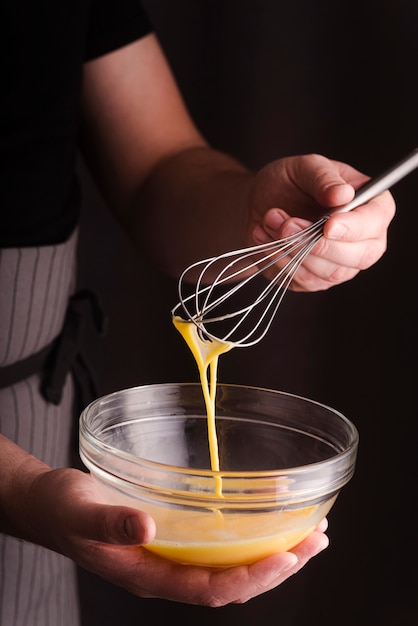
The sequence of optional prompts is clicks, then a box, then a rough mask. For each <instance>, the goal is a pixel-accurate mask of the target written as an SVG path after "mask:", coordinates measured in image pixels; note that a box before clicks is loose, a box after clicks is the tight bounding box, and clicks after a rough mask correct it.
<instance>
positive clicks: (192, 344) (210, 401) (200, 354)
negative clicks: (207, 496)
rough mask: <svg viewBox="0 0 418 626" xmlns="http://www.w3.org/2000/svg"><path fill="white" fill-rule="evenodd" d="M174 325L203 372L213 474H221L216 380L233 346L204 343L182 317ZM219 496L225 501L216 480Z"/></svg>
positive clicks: (201, 376)
mask: <svg viewBox="0 0 418 626" xmlns="http://www.w3.org/2000/svg"><path fill="white" fill-rule="evenodd" d="M173 324H174V326H175V327H176V328H177V330H178V331H179V333H181V335H182V336H183V338H184V340H185V341H186V343H187V345H188V346H189V348H190V350H191V351H192V354H193V356H194V358H195V360H196V363H197V367H198V368H199V376H200V384H201V385H202V391H203V397H204V399H205V405H206V413H207V419H208V440H209V454H210V464H211V470H212V471H213V472H219V469H220V468H219V451H218V438H217V436H216V423H215V396H216V380H217V372H218V359H219V356H220V355H221V354H223V353H224V352H228V351H229V350H231V348H232V347H233V344H232V343H227V342H223V341H204V340H203V339H202V338H201V337H200V335H199V332H198V329H197V326H196V325H195V324H193V322H186V321H185V320H183V319H181V317H177V316H175V317H174V318H173ZM215 484H216V495H217V496H218V497H219V498H221V497H222V480H221V477H220V476H215Z"/></svg>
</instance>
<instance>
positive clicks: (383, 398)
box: [81, 0, 418, 626]
mask: <svg viewBox="0 0 418 626" xmlns="http://www.w3.org/2000/svg"><path fill="white" fill-rule="evenodd" d="M144 5H145V6H146V8H147V9H148V10H149V13H150V16H151V18H152V19H153V21H154V24H155V28H156V31H157V33H158V35H159V36H160V39H161V42H162V44H163V47H164V48H165V50H166V53H167V55H168V58H169V60H170V63H171V65H172V67H173V69H174V72H175V74H176V76H177V79H178V82H179V84H180V87H181V89H182V91H183V94H184V96H185V99H186V102H187V104H188V106H189V109H190V111H191V114H192V116H193V117H194V119H195V120H196V122H197V124H198V125H199V126H200V128H201V130H202V131H203V132H204V133H205V134H206V137H207V138H208V139H209V141H210V142H211V143H212V144H213V145H214V146H216V147H218V148H221V149H224V150H227V151H229V152H230V153H232V154H233V155H235V156H236V157H238V158H239V159H241V160H242V161H243V162H244V163H246V164H247V165H248V166H250V167H253V168H258V167H260V166H262V165H263V164H265V163H266V162H268V161H270V160H272V159H275V158H278V157H281V156H286V155H290V154H301V153H307V152H318V153H323V154H325V155H326V156H329V157H331V158H336V159H339V160H342V161H347V162H349V163H351V164H352V165H354V166H355V167H357V168H359V169H361V170H362V171H364V172H366V173H367V174H370V175H373V174H378V173H380V172H381V171H382V170H383V169H384V168H386V167H387V166H389V165H391V164H392V163H393V162H395V161H396V160H397V159H399V158H401V157H403V156H404V155H405V154H406V153H407V152H409V151H410V150H412V149H413V148H415V147H416V146H418V132H417V131H418V127H417V101H416V81H417V60H418V45H417V41H418V37H417V34H416V29H417V24H418V3H416V2H415V0H396V2H395V0H380V2H377V1H376V2H374V1H370V0H362V1H360V0H350V1H344V0H340V1H339V2H335V1H332V0H315V2H313V1H312V0H292V1H291V2H285V1H281V0H239V1H238V0H224V1H221V0H219V1H218V0H206V1H199V0H177V1H175V2H174V1H173V0H172V1H171V2H170V1H169V0H152V1H151V0H149V1H146V2H144ZM83 176H84V182H85V193H86V195H85V212H84V216H83V226H84V230H83V234H82V239H81V260H82V268H83V271H82V274H81V282H82V283H83V284H84V285H87V286H94V287H95V288H96V289H97V291H98V292H99V293H100V295H101V297H102V299H103V301H104V304H105V307H106V309H107V312H108V314H109V316H110V326H109V331H108V335H107V338H106V340H105V342H99V341H98V340H96V339H95V338H93V337H92V338H90V339H89V348H90V353H91V357H92V358H93V360H94V361H95V362H96V369H97V374H98V379H99V382H100V385H101V387H100V391H101V392H102V393H106V392H108V391H113V390H115V389H120V388H123V387H128V386H131V385H137V384H144V383H155V382H168V381H183V380H185V381H196V380H197V370H196V366H195V364H194V361H193V359H192V357H191V354H190V353H189V352H188V349H187V348H186V346H185V344H184V342H183V340H182V339H181V338H180V336H179V335H178V334H177V333H176V332H175V331H174V329H173V327H172V324H171V317H170V309H171V307H172V306H173V305H174V304H175V303H176V301H177V294H176V284H175V283H174V282H173V281H171V280H169V279H167V278H166V277H164V276H162V275H160V274H159V273H158V272H157V271H156V270H155V269H153V268H150V267H148V266H147V264H146V263H145V262H144V261H143V260H141V259H140V258H138V256H137V255H136V254H135V253H134V252H133V250H132V249H131V247H130V244H129V242H128V241H127V239H126V238H125V237H124V235H122V234H121V233H120V232H119V230H118V228H117V226H116V224H115V223H114V222H113V221H112V218H111V217H109V216H108V215H107V214H106V212H105V211H104V209H103V207H102V205H101V202H100V199H99V198H98V196H97V194H96V191H95V189H94V187H93V186H92V185H91V182H90V181H89V179H88V177H87V175H86V174H85V173H83ZM392 191H393V194H394V196H395V198H396V201H397V205H398V212H397V216H396V217H395V220H394V222H393V223H392V225H391V228H390V232H389V247H388V251H387V253H386V255H385V256H384V257H383V259H382V260H381V261H380V262H379V263H378V264H377V265H376V266H374V267H373V268H372V269H370V270H368V271H366V272H363V273H361V274H360V275H359V276H358V277H357V278H356V279H355V280H353V281H351V282H350V283H347V284H345V285H342V286H339V287H337V288H334V289H333V290H331V291H329V292H326V293H319V294H293V293H288V294H287V296H286V298H285V300H284V303H283V306H282V308H281V310H280V312H279V314H278V317H277V318H276V321H275V324H274V326H273V328H272V329H271V331H270V333H269V335H268V336H267V338H266V339H265V340H264V341H263V342H262V343H261V344H259V345H257V346H255V347H253V348H249V349H247V350H234V351H232V352H231V353H229V354H228V355H226V356H225V357H224V358H223V359H221V364H220V372H219V379H220V380H221V381H222V382H234V383H240V384H247V385H259V386H263V387H271V388H275V389H282V390H285V391H292V392H295V393H299V394H302V395H307V396H309V397H311V398H313V399H316V400H318V401H321V402H324V403H326V404H330V405H332V406H334V407H335V408H337V409H339V410H340V411H342V412H343V413H345V414H346V415H347V417H349V418H350V419H351V420H352V421H353V422H354V423H355V424H356V425H357V427H358V429H359V431H360V449H359V456H358V464H357V469H356V473H355V476H354V478H353V480H352V481H351V483H350V484H349V485H348V486H347V487H345V488H344V490H343V492H342V494H341V496H340V498H339V499H338V501H337V503H336V504H335V506H334V508H333V510H332V511H331V513H330V515H329V522H330V528H329V536H330V540H331V545H330V547H329V548H328V550H326V551H325V552H324V553H322V554H321V555H319V556H318V557H316V558H315V559H313V560H312V561H311V562H310V563H309V564H308V565H307V566H306V567H305V569H304V570H303V571H302V572H300V573H299V574H297V575H296V576H294V577H293V578H292V579H291V580H289V581H287V582H286V583H285V584H284V585H282V586H281V587H279V588H278V589H276V590H274V591H272V592H269V593H267V594H265V595H263V596H261V597H259V598H257V599H254V600H252V601H250V602H248V603H247V604H245V605H243V606H228V607H224V608H220V609H207V608H203V607H190V606H185V605H181V604H173V603H170V602H163V601H159V600H140V599H137V598H133V597H132V596H130V595H129V594H127V593H125V592H123V591H120V590H118V589H116V588H112V587H110V586H109V585H107V584H106V583H103V582H101V581H99V580H97V579H95V578H94V577H93V578H92V577H90V576H87V575H85V574H83V576H82V580H83V586H82V589H83V602H84V610H85V617H84V623H85V626H94V625H95V624H100V625H101V626H105V625H107V624H113V623H115V620H116V619H117V623H118V624H120V625H121V626H130V625H131V624H138V623H141V620H144V619H149V620H153V621H158V620H161V621H163V620H170V621H171V620H173V619H179V620H181V622H182V623H183V624H195V623H198V624H200V625H201V626H203V625H205V624H211V625H212V624H213V623H215V622H216V624H218V625H223V624H225V625H226V624H228V626H230V625H231V624H242V626H246V625H248V626H250V625H251V626H252V625H253V624H254V623H262V624H266V625H270V624H271V625H273V624H274V625H280V626H290V625H292V626H308V625H309V626H312V625H317V624H318V625H319V624H321V626H331V625H332V626H334V625H335V624H339V626H351V625H354V624H356V623H357V622H358V621H359V620H360V619H363V620H366V623H368V624H373V625H378V626H416V624H417V623H418V599H417V589H418V577H417V556H418V554H417V543H418V542H417V536H416V532H417V514H416V509H417V498H418V496H417V488H416V479H417V458H418V454H417V441H418V438H417V435H418V432H417V431H418V428H417V417H418V416H417V409H416V401H415V397H416V386H417V367H416V355H417V347H418V346H417V326H416V323H417V319H418V317H417V304H416V284H417V281H416V269H417V256H418V255H417V245H416V233H417V232H418V217H417V215H418V202H417V193H418V175H417V173H416V172H415V173H413V174H411V175H410V176H409V177H408V178H406V179H404V180H403V181H401V182H400V183H398V184H397V185H396V186H395V187H394V188H393V190H392ZM144 324H145V326H144Z"/></svg>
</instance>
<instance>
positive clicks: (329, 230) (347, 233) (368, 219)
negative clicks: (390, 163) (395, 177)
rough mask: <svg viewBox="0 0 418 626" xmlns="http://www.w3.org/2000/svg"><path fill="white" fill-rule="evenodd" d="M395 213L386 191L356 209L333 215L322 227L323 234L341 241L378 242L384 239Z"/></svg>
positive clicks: (394, 206) (390, 197) (393, 205)
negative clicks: (373, 240) (375, 240)
mask: <svg viewBox="0 0 418 626" xmlns="http://www.w3.org/2000/svg"><path fill="white" fill-rule="evenodd" d="M395 212H396V204H395V200H394V198H393V196H392V194H391V193H390V192H389V191H386V192H384V193H383V194H380V195H379V196H377V197H376V198H374V199H373V200H370V201H369V202H368V203H367V204H364V205H361V206H360V207H358V208H357V209H354V210H352V211H348V212H346V213H344V212H338V211H337V212H335V213H333V214H332V215H331V217H330V218H329V220H328V221H327V223H326V224H325V225H324V234H325V236H326V237H327V238H329V239H338V240H341V241H362V240H363V241H364V240H372V239H377V240H378V239H380V238H384V237H385V233H386V230H387V228H388V226H389V224H390V222H391V221H392V219H393V218H394V216H395Z"/></svg>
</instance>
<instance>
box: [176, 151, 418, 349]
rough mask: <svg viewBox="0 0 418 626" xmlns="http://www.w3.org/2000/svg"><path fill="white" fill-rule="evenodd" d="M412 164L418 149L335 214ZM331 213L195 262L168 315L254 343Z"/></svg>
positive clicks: (209, 335) (216, 336) (210, 334)
mask: <svg viewBox="0 0 418 626" xmlns="http://www.w3.org/2000/svg"><path fill="white" fill-rule="evenodd" d="M416 167H418V148H416V149H415V150H414V151H413V152H411V153H410V154H408V155H407V156H406V157H405V158H404V159H402V160H401V161H400V162H398V163H396V164H395V165H394V166H392V167H391V168H389V169H388V170H386V171H385V172H383V174H381V175H380V176H378V177H376V178H373V179H371V180H369V181H368V182H367V183H366V184H365V185H363V186H362V187H360V189H358V190H357V192H356V195H355V197H354V198H353V200H352V201H351V202H349V203H348V204H347V205H345V206H344V207H342V208H340V209H337V210H336V211H335V212H339V213H343V212H347V211H351V210H352V209H354V208H356V207H358V206H360V205H361V204H364V203H365V202H367V201H368V200H370V199H372V198H374V197H376V196H377V195H379V194H380V193H382V192H383V191H386V190H387V189H389V188H390V187H391V186H392V185H394V184H395V183H396V182H398V181H399V180H401V179H402V178H404V177H405V176H406V175H407V174H409V173H410V172H412V171H413V170H414V169H415V168H416ZM329 217H330V214H328V215H324V216H323V217H321V218H320V219H319V220H318V221H316V222H315V223H313V224H312V225H311V226H309V227H307V228H304V229H303V230H301V231H300V232H298V233H295V234H293V235H290V236H289V237H284V238H282V239H279V240H277V241H273V242H271V243H266V244H261V245H257V246H252V247H249V248H243V249H241V250H233V251H231V252H227V253H225V254H222V255H220V256H216V257H211V258H208V259H203V260H201V261H198V262H197V263H193V264H192V265H190V266H189V267H187V268H186V269H185V270H184V271H183V273H182V274H181V276H180V279H179V283H178V293H179V298H180V301H179V302H178V303H177V305H176V306H175V307H174V308H173V310H172V315H177V316H179V317H181V318H182V319H184V320H186V321H190V322H193V323H194V324H195V325H196V326H197V328H198V330H199V333H200V336H201V338H202V339H207V340H218V341H222V342H230V343H232V344H233V345H234V346H236V347H247V346H252V345H254V344H256V343H258V342H259V341H260V340H261V339H262V338H263V337H264V336H265V334H266V333H267V331H268V330H269V328H270V326H271V323H272V321H273V318H274V316H275V314H276V313H277V310H278V308H279V306H280V304H281V302H282V299H283V297H284V295H285V293H286V291H287V289H288V287H289V285H290V283H291V282H292V279H293V277H294V275H295V273H296V272H297V270H298V268H299V266H300V265H301V264H302V263H303V261H304V259H305V258H306V257H307V256H308V254H309V253H310V251H311V250H312V248H313V247H314V245H315V244H316V242H317V241H318V240H319V239H320V238H321V237H322V235H323V227H324V224H325V222H326V221H327V220H328V219H329ZM287 255H290V258H289V260H288V261H287V262H286V264H285V265H284V266H283V267H282V268H281V269H278V270H277V273H276V275H275V276H274V277H273V278H271V279H269V280H268V281H267V280H266V279H265V278H264V277H262V276H260V275H262V274H264V273H265V272H266V270H268V269H269V268H271V267H273V266H274V265H275V264H276V263H277V262H278V261H279V260H280V259H283V258H284V257H286V256H287ZM198 268H201V270H200V273H199V275H198V278H197V280H196V282H195V283H190V281H188V280H187V278H188V276H189V275H190V274H192V275H196V274H195V272H196V270H197V269H198ZM216 268H219V270H218V274H217V276H216V278H215V280H213V281H212V282H211V283H210V284H207V282H208V281H207V280H205V278H206V277H207V274H208V272H209V271H210V272H211V274H213V272H214V270H216ZM188 288H189V293H188V294H187V289H188ZM190 289H191V290H192V292H191V293H190ZM209 327H210V330H209Z"/></svg>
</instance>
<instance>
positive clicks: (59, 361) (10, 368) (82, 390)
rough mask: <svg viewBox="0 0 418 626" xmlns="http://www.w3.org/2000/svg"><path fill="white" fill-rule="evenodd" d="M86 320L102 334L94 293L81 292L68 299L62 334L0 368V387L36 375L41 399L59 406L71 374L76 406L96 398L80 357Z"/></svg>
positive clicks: (100, 313)
mask: <svg viewBox="0 0 418 626" xmlns="http://www.w3.org/2000/svg"><path fill="white" fill-rule="evenodd" d="M89 318H90V319H91V321H92V322H93V327H94V329H95V330H96V332H98V333H99V334H100V335H104V333H105V330H106V323H107V319H106V316H105V315H104V312H103V309H102V307H101V304H100V302H99V299H98V297H97V294H95V293H94V292H93V291H90V290H88V289H84V290H80V291H78V292H77V293H75V294H74V295H73V296H71V298H70V299H69V301H68V306H67V311H66V315H65V320H64V325H63V328H62V331H61V333H60V334H59V336H58V337H57V338H56V339H55V340H54V341H53V342H52V343H50V344H49V345H48V346H46V347H45V348H43V349H42V350H40V351H39V352H37V353H36V354H33V355H31V356H29V357H27V358H26V359H23V360H22V361H18V362H17V363H13V364H11V365H7V366H5V367H0V388H3V387H9V386H10V385H13V384H16V383H17V382H20V381H22V380H24V379H25V378H28V377H29V376H32V375H33V374H36V373H40V374H41V386H40V393H41V394H42V396H43V398H44V399H45V400H47V401H48V402H51V403H52V404H59V403H60V402H61V398H62V392H63V388H64V384H65V380H66V377H67V375H68V374H69V373H70V372H72V374H73V376H74V380H75V384H76V391H77V394H78V397H79V405H80V407H81V408H84V406H86V405H87V404H88V403H89V402H90V401H91V400H92V399H94V398H96V397H97V396H98V393H97V389H96V384H95V381H94V379H93V376H92V374H91V372H90V369H89V368H88V367H87V365H86V362H85V360H84V358H83V356H82V354H81V347H82V345H81V344H82V332H83V329H84V327H85V324H86V321H87V319H89Z"/></svg>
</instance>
